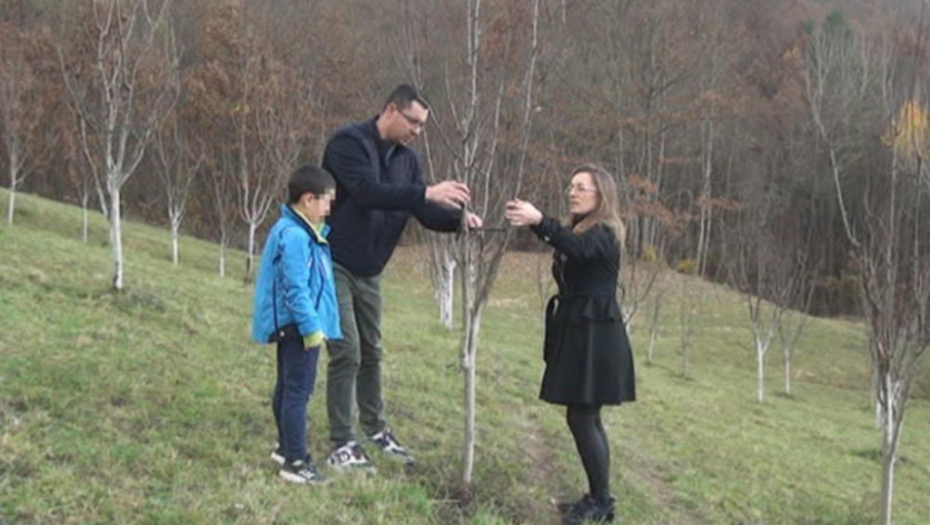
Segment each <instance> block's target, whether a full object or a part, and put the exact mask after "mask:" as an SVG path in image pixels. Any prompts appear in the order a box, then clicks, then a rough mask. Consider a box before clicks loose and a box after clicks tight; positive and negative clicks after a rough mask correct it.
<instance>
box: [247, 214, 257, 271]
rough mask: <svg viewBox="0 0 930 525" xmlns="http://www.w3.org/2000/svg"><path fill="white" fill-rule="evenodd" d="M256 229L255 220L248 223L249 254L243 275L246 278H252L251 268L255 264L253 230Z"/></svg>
mask: <svg viewBox="0 0 930 525" xmlns="http://www.w3.org/2000/svg"><path fill="white" fill-rule="evenodd" d="M257 229H258V223H257V222H250V223H249V254H248V257H247V259H246V261H245V264H246V267H245V277H246V280H249V279H251V278H252V269H253V268H254V266H255V231H256V230H257Z"/></svg>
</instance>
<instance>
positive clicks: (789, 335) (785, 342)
mask: <svg viewBox="0 0 930 525" xmlns="http://www.w3.org/2000/svg"><path fill="white" fill-rule="evenodd" d="M813 273H814V272H808V275H806V276H802V279H807V281H806V282H807V284H806V285H804V286H805V287H806V289H807V292H806V294H804V295H805V297H804V298H803V302H802V303H800V304H798V307H799V309H798V310H794V309H790V310H787V311H785V313H784V314H783V315H782V319H781V323H779V324H778V328H777V332H778V342H779V345H780V346H781V355H782V363H783V365H784V372H785V394H786V395H789V396H790V395H791V365H792V363H793V362H794V355H795V353H796V352H797V348H798V342H799V341H800V340H801V337H802V336H803V335H804V333H805V331H806V330H807V328H808V327H809V326H810V324H811V322H812V318H811V316H810V315H809V312H810V306H811V299H812V298H813V297H814V290H815V289H816V288H815V287H814V284H813V282H811V281H810V279H811V277H812V275H813ZM802 292H803V289H802Z"/></svg>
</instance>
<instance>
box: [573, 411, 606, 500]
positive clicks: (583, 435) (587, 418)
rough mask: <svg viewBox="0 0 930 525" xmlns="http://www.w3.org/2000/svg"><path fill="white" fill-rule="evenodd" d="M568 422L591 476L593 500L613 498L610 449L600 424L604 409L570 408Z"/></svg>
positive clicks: (587, 472)
mask: <svg viewBox="0 0 930 525" xmlns="http://www.w3.org/2000/svg"><path fill="white" fill-rule="evenodd" d="M566 419H567V420H568V428H569V429H571V431H572V436H574V437H575V445H576V446H577V447H578V454H579V455H580V456H581V463H582V464H583V465H584V471H585V473H586V474H587V475H588V485H589V486H590V488H591V497H592V498H594V499H595V501H603V500H605V499H606V498H608V497H610V447H609V445H608V444H607V434H606V433H605V432H604V425H603V424H602V423H601V407H600V405H596V406H592V405H569V407H568V411H567V413H566Z"/></svg>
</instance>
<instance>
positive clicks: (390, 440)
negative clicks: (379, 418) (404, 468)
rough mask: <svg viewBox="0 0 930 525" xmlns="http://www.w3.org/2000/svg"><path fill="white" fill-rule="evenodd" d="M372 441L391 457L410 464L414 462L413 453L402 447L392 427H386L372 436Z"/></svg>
mask: <svg viewBox="0 0 930 525" xmlns="http://www.w3.org/2000/svg"><path fill="white" fill-rule="evenodd" d="M371 440H372V442H374V444H375V445H377V446H378V448H380V449H381V450H382V451H384V453H385V454H387V455H388V456H390V457H391V458H393V459H395V460H397V461H400V462H401V463H403V464H405V465H410V464H412V463H413V461H414V459H413V454H411V453H410V452H407V449H405V448H404V447H402V446H401V445H400V443H398V442H397V438H395V437H394V434H393V433H391V429H389V428H386V429H384V430H382V431H381V432H378V433H377V434H375V435H373V436H371Z"/></svg>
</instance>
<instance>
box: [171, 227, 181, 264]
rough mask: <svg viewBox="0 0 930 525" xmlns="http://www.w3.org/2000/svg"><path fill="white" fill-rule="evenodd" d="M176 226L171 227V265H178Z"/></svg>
mask: <svg viewBox="0 0 930 525" xmlns="http://www.w3.org/2000/svg"><path fill="white" fill-rule="evenodd" d="M179 226H180V225H178V224H172V225H171V263H172V264H178V227H179Z"/></svg>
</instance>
